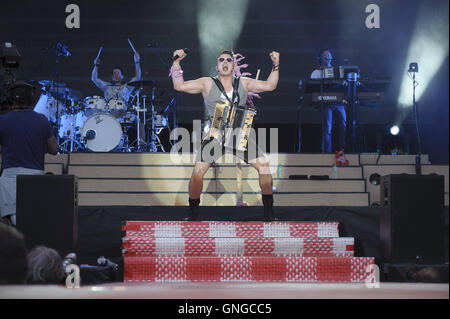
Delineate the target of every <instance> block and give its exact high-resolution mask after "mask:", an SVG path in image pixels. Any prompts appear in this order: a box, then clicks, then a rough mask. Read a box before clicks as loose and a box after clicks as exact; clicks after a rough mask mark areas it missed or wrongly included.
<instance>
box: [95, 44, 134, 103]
mask: <svg viewBox="0 0 450 319" xmlns="http://www.w3.org/2000/svg"><path fill="white" fill-rule="evenodd" d="M134 64H135V69H136V75H135V77H134V78H132V79H131V80H130V82H134V81H140V80H141V78H142V75H141V61H140V56H139V53H138V52H135V53H134ZM99 66H100V57H97V58H96V59H95V60H94V69H93V70H92V78H91V79H92V82H94V84H95V85H96V86H97V87H98V88H99V89H100V90H102V91H103V94H104V96H105V99H106V100H107V101H109V100H111V99H122V100H123V101H125V102H128V100H129V98H130V95H131V93H132V92H133V89H134V88H133V87H131V86H128V85H127V83H122V81H123V70H122V68H121V67H118V66H115V67H113V70H112V83H109V82H106V81H103V80H100V79H99V78H98V68H99Z"/></svg>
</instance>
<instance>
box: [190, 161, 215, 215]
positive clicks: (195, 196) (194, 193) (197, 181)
mask: <svg viewBox="0 0 450 319" xmlns="http://www.w3.org/2000/svg"><path fill="white" fill-rule="evenodd" d="M210 166H211V165H210V164H208V163H203V162H197V163H195V166H194V171H193V172H192V176H191V180H190V181H189V215H188V217H187V218H185V219H184V220H186V221H194V220H199V217H198V207H199V206H200V195H201V194H202V191H203V176H204V175H205V174H206V172H207V171H208V169H209V167H210Z"/></svg>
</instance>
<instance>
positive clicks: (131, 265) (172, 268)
mask: <svg viewBox="0 0 450 319" xmlns="http://www.w3.org/2000/svg"><path fill="white" fill-rule="evenodd" d="M374 262H375V261H374V258H368V257H359V258H358V257H353V258H335V257H242V256H222V257H185V256H161V257H124V266H125V271H124V282H299V283H315V282H364V280H365V279H366V278H367V277H368V274H369V273H370V270H368V269H367V267H368V266H369V265H373V264H374Z"/></svg>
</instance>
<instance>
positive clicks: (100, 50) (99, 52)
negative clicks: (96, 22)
mask: <svg viewBox="0 0 450 319" xmlns="http://www.w3.org/2000/svg"><path fill="white" fill-rule="evenodd" d="M102 50H103V47H100V49H99V50H98V54H97V59H98V58H99V57H100V54H101V53H102Z"/></svg>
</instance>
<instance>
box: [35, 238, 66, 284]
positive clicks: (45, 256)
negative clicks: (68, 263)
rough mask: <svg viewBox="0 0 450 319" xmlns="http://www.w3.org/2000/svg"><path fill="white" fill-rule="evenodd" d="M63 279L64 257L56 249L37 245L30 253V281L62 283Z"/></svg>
mask: <svg viewBox="0 0 450 319" xmlns="http://www.w3.org/2000/svg"><path fill="white" fill-rule="evenodd" d="M63 279H64V269H63V266H62V258H61V256H60V255H59V253H58V252H57V251H56V250H54V249H52V248H48V247H45V246H36V247H35V248H33V249H32V250H31V251H30V252H29V253H28V275H27V282H28V283H30V284H60V283H61V282H62V281H63Z"/></svg>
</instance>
